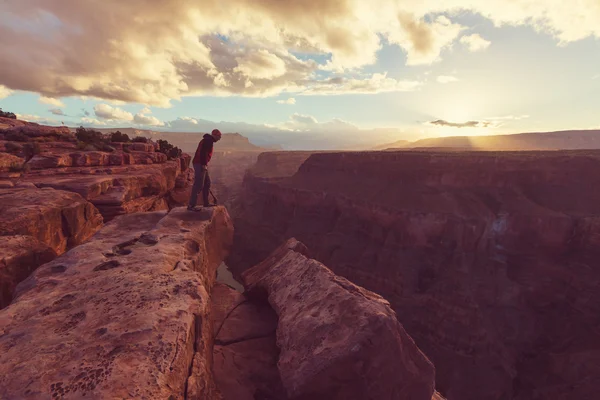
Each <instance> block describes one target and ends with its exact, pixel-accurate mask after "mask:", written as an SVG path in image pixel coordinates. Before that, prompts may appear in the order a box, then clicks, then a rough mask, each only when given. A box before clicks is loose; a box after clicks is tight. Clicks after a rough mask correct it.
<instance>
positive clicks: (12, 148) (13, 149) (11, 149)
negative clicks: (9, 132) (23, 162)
mask: <svg viewBox="0 0 600 400" xmlns="http://www.w3.org/2000/svg"><path fill="white" fill-rule="evenodd" d="M4 147H5V148H6V151H7V152H8V153H18V152H19V151H21V149H22V148H23V147H22V146H20V145H18V144H16V143H13V142H6V143H5V144H4Z"/></svg>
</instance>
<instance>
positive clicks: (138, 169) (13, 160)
mask: <svg viewBox="0 0 600 400" xmlns="http://www.w3.org/2000/svg"><path fill="white" fill-rule="evenodd" d="M18 122H20V121H18ZM96 147H102V148H103V149H105V150H110V151H98V150H96V149H95V148H94V146H93V145H90V144H86V143H83V142H79V143H78V142H77V139H76V137H75V135H74V134H73V133H71V131H70V130H69V128H66V127H48V126H42V125H37V124H29V123H21V124H18V125H16V126H11V127H9V128H7V129H4V130H0V152H6V153H0V160H4V161H0V172H2V170H1V168H2V165H4V164H7V166H6V167H4V176H3V179H5V182H7V183H5V185H6V186H14V185H15V184H18V183H21V184H23V183H30V184H33V185H34V186H36V187H40V188H41V187H52V188H55V189H60V190H66V191H71V192H75V193H78V194H80V195H81V196H82V197H83V198H84V199H86V200H88V201H90V202H91V203H92V204H94V205H95V206H96V207H97V208H98V209H99V210H100V212H101V213H102V215H103V217H104V220H105V221H110V220H111V219H112V218H114V217H115V216H117V215H122V214H127V213H131V212H140V211H157V210H167V209H169V207H173V206H176V205H181V203H182V201H184V200H185V199H186V198H187V197H188V194H189V186H190V183H191V179H192V177H191V174H190V171H188V166H189V163H190V157H189V156H188V155H184V156H183V157H182V158H181V159H175V160H171V161H169V160H168V159H167V156H166V155H165V154H163V153H160V152H157V151H156V145H155V144H154V143H153V142H150V143H110V144H103V145H102V146H96ZM82 149H83V150H82ZM8 153H11V154H8ZM9 157H10V159H9ZM19 160H20V163H19V162H18V161H19ZM8 164H10V165H8ZM0 179H2V178H0Z"/></svg>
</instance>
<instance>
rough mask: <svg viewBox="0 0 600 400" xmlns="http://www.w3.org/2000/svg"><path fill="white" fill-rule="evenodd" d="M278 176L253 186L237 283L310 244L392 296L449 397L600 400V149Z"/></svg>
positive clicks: (332, 159)
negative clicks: (278, 254)
mask: <svg viewBox="0 0 600 400" xmlns="http://www.w3.org/2000/svg"><path fill="white" fill-rule="evenodd" d="M282 157H284V156H282ZM259 162H260V160H259ZM272 170H273V166H272V165H270V166H269V167H268V168H263V167H262V166H260V165H259V166H257V167H256V168H255V169H253V171H254V172H253V173H250V174H249V175H248V176H247V178H246V180H245V182H244V191H243V193H242V195H243V198H244V201H243V202H242V203H241V206H242V208H241V209H240V213H239V216H238V217H237V218H236V220H235V224H236V235H235V241H234V243H235V244H234V252H233V254H232V256H231V257H230V259H229V261H228V264H229V266H230V267H231V268H232V269H233V270H234V272H236V273H237V274H238V276H239V275H240V274H241V272H242V271H243V270H245V269H247V268H249V267H250V266H252V265H254V264H255V263H257V262H259V261H260V260H261V259H263V258H264V257H266V256H267V255H268V254H269V253H270V252H271V251H273V249H274V248H276V247H277V246H278V245H279V243H281V242H282V241H283V240H286V239H287V238H289V237H291V236H294V237H297V238H298V239H299V240H302V241H303V242H304V243H306V244H307V246H308V247H309V248H310V249H311V255H312V256H314V257H315V258H316V259H317V260H319V261H321V262H323V263H324V264H326V265H328V266H329V267H330V268H331V269H332V270H333V271H334V272H335V273H337V274H340V275H342V276H344V277H346V278H348V279H349V280H351V281H352V282H354V283H356V284H359V285H361V286H363V287H365V288H367V289H370V290H373V291H375V292H377V293H379V294H381V295H382V296H383V297H384V298H386V299H387V300H389V301H390V303H391V304H392V306H393V308H394V309H395V311H396V312H397V313H398V315H399V317H400V320H401V321H402V323H403V325H404V327H405V328H406V330H407V332H408V333H409V334H410V335H411V336H412V337H413V338H414V339H415V341H416V343H417V345H418V346H419V348H421V349H422V350H423V351H424V353H425V354H426V355H427V356H428V357H429V358H430V359H431V360H432V362H433V363H434V365H435V366H436V370H437V374H436V375H437V387H438V389H439V390H440V392H441V393H442V394H443V395H445V396H446V397H448V399H450V400H454V399H461V400H464V399H467V400H468V399H472V400H488V399H490V400H491V399H497V400H500V399H503V400H504V399H513V400H541V399H544V400H567V399H574V398H577V399H592V398H595V396H596V394H597V392H598V390H599V386H598V383H597V382H596V381H595V380H594V378H593V377H595V376H599V375H600V367H599V366H600V351H599V350H598V348H597V346H596V344H597V343H600V333H599V332H600V330H599V328H600V325H599V320H598V317H597V316H598V312H599V311H600V291H599V290H598V288H599V287H600V273H598V271H597V268H596V266H595V261H596V260H597V259H598V256H599V254H598V249H600V247H599V246H598V244H600V243H598V240H599V238H600V222H599V221H600V220H599V219H598V217H597V216H598V215H599V214H600V192H599V191H598V190H596V188H597V187H600V186H599V185H598V184H599V183H600V175H599V174H597V173H596V172H595V171H599V170H600V153H598V152H593V151H585V152H531V153H528V152H518V153H422V152H404V153H402V152H398V153H339V154H316V155H313V156H311V157H310V158H309V159H308V160H307V161H306V162H305V163H304V164H303V165H302V166H301V167H300V169H299V171H298V172H297V173H296V174H295V175H294V176H293V177H290V178H269V177H268V176H267V177H265V176H261V175H260V174H257V172H256V171H268V172H269V176H270V175H271V174H272Z"/></svg>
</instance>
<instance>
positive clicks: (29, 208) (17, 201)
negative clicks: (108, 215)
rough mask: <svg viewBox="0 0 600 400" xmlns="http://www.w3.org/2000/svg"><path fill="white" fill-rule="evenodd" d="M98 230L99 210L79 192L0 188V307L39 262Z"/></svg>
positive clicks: (99, 221) (7, 300)
mask: <svg viewBox="0 0 600 400" xmlns="http://www.w3.org/2000/svg"><path fill="white" fill-rule="evenodd" d="M101 227H102V216H101V215H100V213H99V212H98V210H97V209H96V208H95V207H94V206H93V205H92V204H91V203H89V202H87V201H86V200H85V199H83V198H82V197H81V196H80V195H78V194H77V193H72V192H66V191H62V190H54V189H51V188H44V189H38V188H36V187H33V188H31V187H25V188H20V187H17V188H9V189H0V242H1V244H2V245H1V246H0V308H3V307H5V306H7V305H8V304H9V303H10V301H11V299H12V296H13V292H14V289H15V287H16V285H17V284H18V283H19V282H21V281H22V280H23V279H25V278H27V276H29V274H30V273H31V272H32V271H33V270H35V269H36V268H37V267H38V266H40V265H41V264H43V263H45V262H48V261H51V260H52V259H53V258H54V257H56V255H60V254H62V253H64V252H65V251H66V250H67V249H70V248H72V247H74V246H77V245H79V244H81V243H83V242H85V241H86V240H88V239H89V238H90V237H91V236H92V235H93V234H94V233H96V232H97V231H98V229H100V228H101Z"/></svg>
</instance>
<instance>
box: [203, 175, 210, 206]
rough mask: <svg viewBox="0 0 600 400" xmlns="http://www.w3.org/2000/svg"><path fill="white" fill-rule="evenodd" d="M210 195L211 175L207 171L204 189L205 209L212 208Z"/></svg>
mask: <svg viewBox="0 0 600 400" xmlns="http://www.w3.org/2000/svg"><path fill="white" fill-rule="evenodd" d="M209 193H210V175H209V174H208V171H206V174H205V176H204V188H203V189H202V200H204V207H208V206H210V203H209V201H208V194H209Z"/></svg>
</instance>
